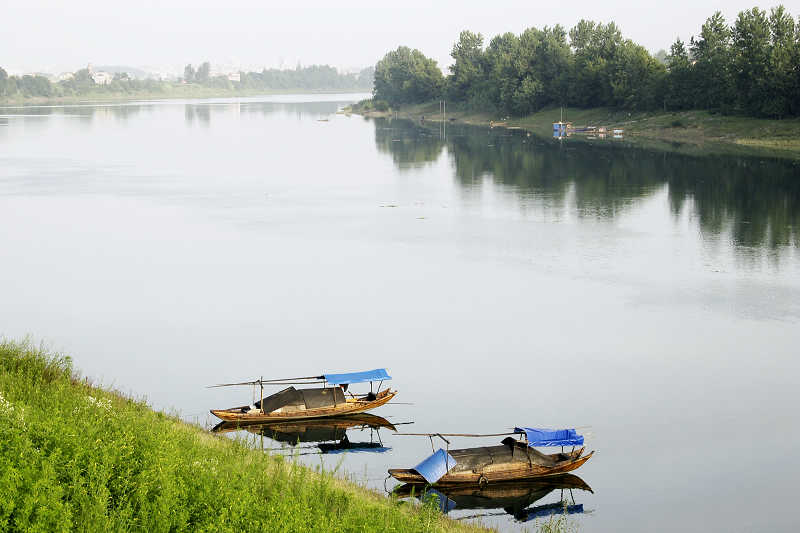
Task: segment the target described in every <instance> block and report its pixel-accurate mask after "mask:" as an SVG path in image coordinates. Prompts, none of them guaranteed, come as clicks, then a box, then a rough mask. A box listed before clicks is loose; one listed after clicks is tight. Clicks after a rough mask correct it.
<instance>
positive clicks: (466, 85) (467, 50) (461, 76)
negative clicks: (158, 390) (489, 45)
mask: <svg viewBox="0 0 800 533" xmlns="http://www.w3.org/2000/svg"><path fill="white" fill-rule="evenodd" d="M450 57H452V58H453V64H452V65H450V76H449V77H448V78H447V93H448V96H449V97H450V98H454V99H457V100H469V99H470V98H471V97H473V96H475V94H476V93H478V92H480V86H481V85H482V82H483V81H484V65H483V36H482V35H481V34H480V33H472V32H471V31H468V30H464V31H462V32H461V34H460V35H459V36H458V42H456V44H454V45H453V49H452V50H451V51H450Z"/></svg>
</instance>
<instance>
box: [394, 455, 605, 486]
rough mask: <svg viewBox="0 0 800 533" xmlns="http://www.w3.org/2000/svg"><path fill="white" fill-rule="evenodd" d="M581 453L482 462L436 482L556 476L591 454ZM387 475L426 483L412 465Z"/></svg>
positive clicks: (403, 481)
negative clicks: (548, 461)
mask: <svg viewBox="0 0 800 533" xmlns="http://www.w3.org/2000/svg"><path fill="white" fill-rule="evenodd" d="M582 454H583V448H581V449H580V450H576V451H574V452H572V453H569V454H565V455H567V457H568V458H567V459H565V460H562V461H558V462H557V463H555V464H553V465H541V464H536V463H535V462H521V461H515V462H505V463H492V464H486V465H482V466H481V467H479V468H473V469H469V470H461V471H450V472H448V473H447V474H445V475H444V476H442V477H441V478H440V479H439V480H438V481H437V482H436V485H461V484H484V483H497V482H502V481H522V480H529V479H538V478H543V477H548V476H558V475H561V474H565V473H567V472H571V471H573V470H575V469H576V468H579V467H580V466H582V465H583V464H584V463H585V462H586V461H588V460H589V459H590V458H591V457H592V455H594V452H593V451H592V452H590V453H588V454H586V455H582ZM389 475H390V476H392V477H393V478H395V479H396V480H398V481H400V482H402V483H426V481H425V478H424V477H422V476H421V475H420V474H419V473H417V471H416V470H414V469H412V468H395V469H390V470H389Z"/></svg>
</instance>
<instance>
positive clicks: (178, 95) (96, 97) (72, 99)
mask: <svg viewBox="0 0 800 533" xmlns="http://www.w3.org/2000/svg"><path fill="white" fill-rule="evenodd" d="M369 92H370V91H369V90H367V89H285V90H284V89H281V90H275V91H264V90H252V91H250V90H237V91H230V90H220V89H213V88H209V89H207V90H205V89H198V88H192V90H187V91H177V92H176V91H169V92H153V91H146V92H138V93H103V92H98V93H93V94H85V95H76V96H58V97H45V96H31V97H22V98H6V99H0V107H32V106H40V105H67V104H93V103H95V104H96V103H103V104H108V103H124V102H133V101H137V100H181V99H199V98H237V97H251V96H275V95H286V94H367V93H369Z"/></svg>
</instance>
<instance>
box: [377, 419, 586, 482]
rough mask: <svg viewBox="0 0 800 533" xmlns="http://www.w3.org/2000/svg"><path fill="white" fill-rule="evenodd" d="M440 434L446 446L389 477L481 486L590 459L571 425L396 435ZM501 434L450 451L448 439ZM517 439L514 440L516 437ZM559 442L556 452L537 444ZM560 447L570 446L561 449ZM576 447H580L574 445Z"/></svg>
mask: <svg viewBox="0 0 800 533" xmlns="http://www.w3.org/2000/svg"><path fill="white" fill-rule="evenodd" d="M397 435H418V436H426V437H429V438H430V439H431V448H434V446H433V438H434V437H438V438H441V439H442V440H443V441H444V442H445V443H446V444H447V449H442V448H439V449H438V450H434V453H433V454H432V455H431V456H429V457H428V458H426V459H425V460H423V461H421V462H420V463H419V464H418V465H416V466H415V467H413V468H403V469H399V468H398V469H390V470H389V475H390V476H392V477H393V478H395V479H396V480H398V481H400V482H402V483H417V484H420V483H421V484H437V485H451V484H479V485H483V484H486V483H493V482H499V481H512V480H516V481H519V480H526V479H536V478H541V477H546V476H555V475H560V474H565V473H567V472H571V471H573V470H575V469H576V468H579V467H580V466H581V465H583V464H584V463H585V462H586V461H588V460H589V459H590V458H591V457H592V455H593V454H594V451H592V452H589V453H588V454H585V455H584V453H583V452H584V451H585V447H584V446H583V443H584V438H583V435H579V434H578V432H577V431H576V430H575V429H543V428H530V427H515V428H514V431H513V432H510V433H492V434H484V435H479V434H465V433H397ZM496 436H505V438H504V439H503V440H502V441H501V442H500V445H498V446H480V447H476V448H465V449H459V450H450V449H449V448H450V441H449V440H448V439H447V437H496ZM515 436H516V437H517V438H516V439H515V438H514V437H515ZM549 446H562V451H561V452H559V453H552V454H546V453H543V452H540V451H539V450H537V449H536V448H537V447H549ZM563 446H573V448H572V450H571V451H569V452H565V451H564V449H563ZM576 446H580V448H578V449H576V448H575V447H576Z"/></svg>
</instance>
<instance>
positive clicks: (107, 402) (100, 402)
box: [86, 396, 111, 411]
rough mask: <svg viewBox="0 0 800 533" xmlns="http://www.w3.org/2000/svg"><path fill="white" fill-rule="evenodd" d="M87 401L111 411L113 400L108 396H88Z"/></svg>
mask: <svg viewBox="0 0 800 533" xmlns="http://www.w3.org/2000/svg"><path fill="white" fill-rule="evenodd" d="M86 401H87V402H89V403H90V404H92V405H93V406H95V407H99V408H101V409H105V410H106V411H111V400H109V399H108V398H106V399H101V400H98V399H97V398H94V397H93V396H87V397H86Z"/></svg>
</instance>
